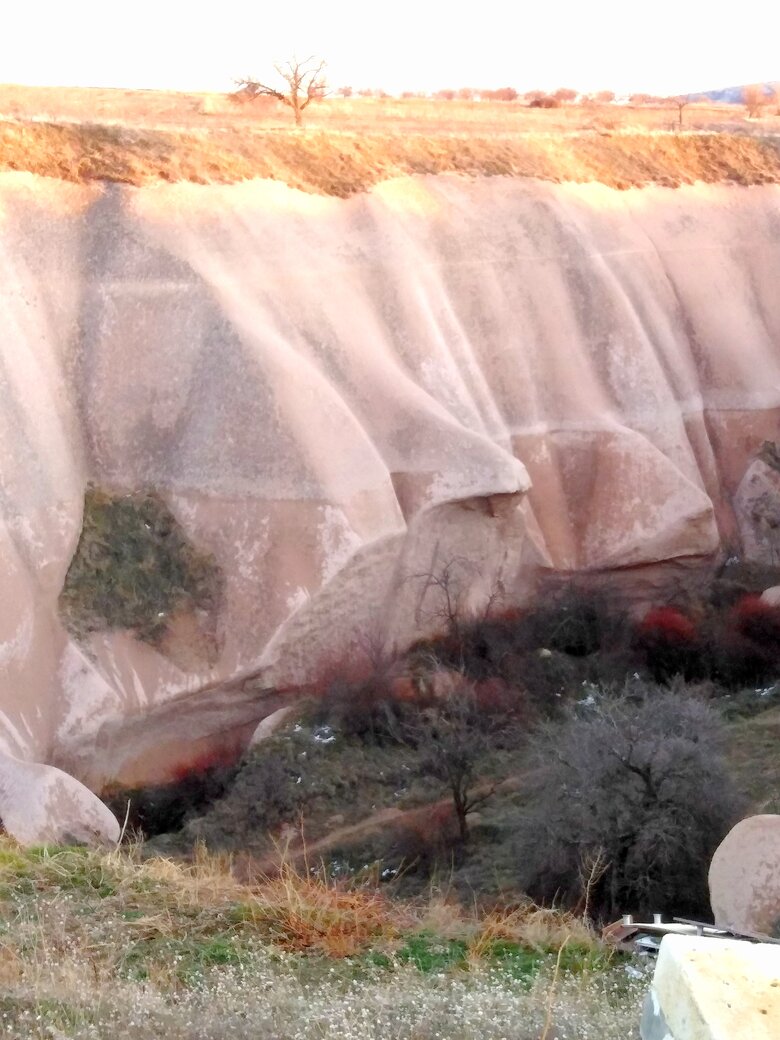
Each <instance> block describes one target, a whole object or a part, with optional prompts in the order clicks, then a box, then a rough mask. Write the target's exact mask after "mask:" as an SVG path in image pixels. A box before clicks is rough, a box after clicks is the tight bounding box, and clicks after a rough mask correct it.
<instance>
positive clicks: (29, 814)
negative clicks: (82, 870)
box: [0, 754, 120, 845]
mask: <svg viewBox="0 0 780 1040" xmlns="http://www.w3.org/2000/svg"><path fill="white" fill-rule="evenodd" d="M0 819H2V821H3V826H4V827H5V829H6V830H7V831H9V832H10V833H11V834H13V836H14V837H15V838H16V839H17V841H20V842H22V843H23V844H29V845H33V844H55V845H113V844H115V843H116V842H118V841H119V834H120V828H119V823H118V822H117V820H116V818H115V816H114V814H113V813H112V812H111V811H110V810H109V809H108V808H107V807H106V806H105V805H104V804H103V803H102V802H101V801H100V799H99V798H97V797H96V796H95V795H94V794H93V793H92V792H91V791H90V790H88V789H87V788H86V787H85V786H84V785H83V784H81V783H79V781H78V780H75V779H74V778H73V777H72V776H68V774H67V773H63V771H62V770H61V769H55V768H54V767H53V766H46V765H41V764H40V763H37V762H22V761H20V760H19V759H18V758H14V757H13V756H12V755H8V754H0Z"/></svg>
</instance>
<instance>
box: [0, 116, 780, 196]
mask: <svg viewBox="0 0 780 1040" xmlns="http://www.w3.org/2000/svg"><path fill="white" fill-rule="evenodd" d="M0 170H25V171H28V172H30V173H34V174H39V175H42V176H46V177H57V178H61V179H63V180H69V181H75V182H84V181H93V180H107V181H114V182H119V183H125V184H134V185H141V184H147V183H150V182H155V181H160V180H162V181H191V182H195V183H217V184H224V183H234V182H237V181H242V180H247V179H251V178H254V177H265V178H271V179H274V180H279V181H283V182H284V183H286V184H288V185H290V187H293V188H298V189H301V190H303V191H308V192H314V193H319V194H324V195H335V196H340V197H348V196H350V195H353V194H355V193H356V192H360V191H365V190H367V189H368V188H370V187H371V186H372V185H374V184H376V183H378V182H380V181H382V180H387V179H389V178H392V177H397V176H402V175H408V174H436V173H445V172H452V173H458V174H463V175H467V176H479V175H482V176H492V175H499V174H503V175H509V176H516V177H536V178H540V179H542V180H547V181H553V182H563V181H572V182H599V183H602V184H605V185H607V186H609V187H613V188H629V187H634V186H636V187H640V186H644V185H648V184H660V185H665V186H669V187H674V186H677V185H679V184H683V183H693V182H694V181H704V182H707V183H716V182H720V181H730V182H735V183H738V184H746V185H750V184H765V183H774V182H777V181H778V180H780V151H778V149H777V148H776V147H775V146H774V145H773V144H772V143H770V142H769V141H767V140H763V139H761V138H754V137H746V136H741V135H730V134H717V133H713V134H690V135H688V134H672V133H665V134H646V133H618V134H612V135H607V136H601V135H599V134H594V133H584V134H580V135H567V136H555V135H548V134H535V135H534V134H527V135H515V136H496V137H493V136H479V135H478V134H477V133H475V134H474V135H469V136H466V137H453V136H450V135H443V134H442V135H438V136H437V135H434V134H431V135H414V134H410V135H403V136H402V135H397V134H377V133H367V134H354V133H346V132H335V131H317V130H304V131H302V132H296V131H292V130H290V131H287V130H276V131H263V130H252V129H248V128H241V129H235V128H225V129H222V130H219V131H213V132H212V131H208V130H187V131H174V130H161V129H154V130H150V129H138V128H133V127H126V126H116V125H104V124H84V125H77V124H59V123H54V122H50V123H46V122H15V121H6V122H0Z"/></svg>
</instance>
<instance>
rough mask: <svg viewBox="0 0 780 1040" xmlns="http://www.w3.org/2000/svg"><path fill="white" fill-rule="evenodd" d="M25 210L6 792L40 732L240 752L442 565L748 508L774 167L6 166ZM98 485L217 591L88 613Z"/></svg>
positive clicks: (2, 292)
mask: <svg viewBox="0 0 780 1040" xmlns="http://www.w3.org/2000/svg"><path fill="white" fill-rule="evenodd" d="M0 228H1V231H2V234H1V235H0V260H1V262H2V279H1V280H0V314H2V329H3V336H2V338H1V339H0V488H2V493H1V494H0V573H2V575H3V579H4V580H3V590H4V595H3V597H2V601H1V602H0V659H1V660H2V671H1V672H0V742H1V744H2V748H3V751H4V752H5V753H6V758H5V759H4V761H3V764H2V768H3V770H5V773H3V774H2V776H0V815H2V816H4V817H5V816H6V815H7V813H6V811H5V810H4V805H5V804H6V802H7V801H8V799H13V797H14V795H13V791H14V790H18V786H19V785H18V782H17V780H16V779H14V778H15V777H17V773H18V770H17V769H16V767H15V766H14V762H16V761H17V760H22V761H23V762H28V763H32V762H34V763H42V764H48V765H52V766H57V767H59V768H61V769H62V770H64V771H65V772H66V773H69V774H71V775H72V776H75V777H76V778H78V779H79V780H81V781H83V782H84V783H85V784H86V785H88V786H89V787H92V788H93V789H99V788H100V787H101V786H102V785H104V784H105V783H107V782H109V781H111V780H114V779H120V780H122V781H123V782H135V781H142V780H158V779H161V778H164V777H165V776H167V775H170V771H171V770H172V769H173V768H176V767H177V766H179V765H181V764H182V763H187V762H192V761H196V760H198V758H199V757H202V758H208V756H209V755H213V754H215V753H219V752H220V751H225V752H226V753H227V752H228V751H229V750H230V749H231V748H232V747H238V746H240V745H241V743H242V741H244V740H245V739H246V738H247V736H248V734H249V733H250V732H251V730H252V728H253V727H254V725H255V724H256V723H257V721H258V720H259V719H261V718H262V717H264V716H265V715H267V714H269V713H270V712H271V711H273V710H275V709H276V708H278V707H279V706H280V704H281V703H283V694H281V693H278V692H271V691H278V690H280V689H281V690H283V689H284V687H290V686H293V685H297V684H301V683H305V682H306V681H308V680H311V679H313V678H314V677H316V675H317V673H318V671H319V670H322V669H324V668H328V667H331V666H332V665H333V662H334V661H336V660H338V659H339V657H340V656H341V655H342V654H343V653H345V652H348V647H349V645H350V642H351V641H352V640H354V638H355V634H356V633H357V632H375V631H379V632H381V633H382V634H383V635H384V636H386V637H387V638H388V639H397V640H399V641H404V640H406V639H409V638H411V637H412V636H413V635H414V634H415V632H416V631H419V630H421V629H423V628H425V627H426V625H430V623H431V612H430V609H428V608H427V607H426V595H427V593H426V589H425V585H424V582H423V583H422V584H421V582H420V581H419V580H416V579H413V577H412V576H415V575H426V574H432V573H435V572H436V570H437V568H438V567H441V566H442V565H444V564H445V563H446V561H447V560H451V559H455V558H465V557H467V558H468V559H469V561H470V566H471V567H472V568H473V570H472V575H473V577H472V581H471V583H470V596H471V603H470V605H471V606H473V607H474V608H479V606H480V603H481V602H482V601H483V600H484V598H485V597H487V596H488V595H490V593H491V590H493V589H495V588H496V587H500V588H501V589H502V590H503V594H504V595H505V597H506V598H507V599H508V600H510V601H511V600H520V599H522V597H523V596H524V595H525V594H527V590H528V588H529V587H530V583H531V580H532V578H533V576H534V574H535V572H536V571H537V570H538V569H539V568H540V567H541V568H554V569H560V570H580V569H586V570H595V569H598V570H601V569H620V570H625V569H627V568H640V567H642V566H643V565H648V564H655V563H658V562H663V561H668V560H680V559H685V558H697V557H706V556H708V555H711V554H713V553H714V552H716V551H717V550H718V548H719V547H720V546H722V545H735V544H738V542H739V540H740V538H742V539H743V540H744V539H745V537H746V531H747V530H748V529H749V528H750V525H751V508H752V507H751V503H752V501H753V499H752V498H751V495H752V492H751V487H752V483H751V481H752V482H753V483H755V481H756V473H755V465H756V464H755V463H753V467H754V468H753V470H752V471H751V473H750V474H748V475H747V477H746V472H747V471H748V468H749V466H750V465H751V460H752V459H753V458H754V456H755V454H756V452H757V451H758V449H759V448H760V446H761V444H762V443H763V442H764V441H766V440H775V439H777V427H778V417H779V416H780V302H778V301H779V299H780V298H779V297H778V294H777V286H776V274H775V272H776V271H777V270H778V266H779V265H780V187H777V186H774V185H765V186H755V187H737V186H734V185H725V184H721V185H703V184H696V185H692V186H686V187H680V188H676V189H670V188H660V187H646V188H642V189H631V190H628V191H616V190H614V189H610V188H607V187H604V186H602V185H598V184H587V185H573V184H567V185H553V184H547V183H542V182H538V181H533V180H521V179H514V178H508V177H506V178H505V177H492V178H477V179H472V180H467V179H464V178H460V177H457V176H451V175H443V176H436V177H433V176H431V177H414V178H405V179H398V180H391V181H388V182H385V183H382V184H379V185H377V186H375V187H374V188H373V189H372V190H371V191H370V192H367V193H365V194H360V195H355V196H353V197H352V198H349V199H339V198H334V197H324V196H319V195H312V194H304V193H302V192H299V191H295V190H293V189H291V188H288V187H286V186H285V185H283V184H281V183H279V182H273V181H265V180H256V181H249V182H245V183H242V184H236V185H220V186H205V185H195V184H174V185H165V184H157V185H149V186H147V187H141V188H135V187H123V186H118V185H115V184H114V185H111V184H106V183H99V182H91V183H88V184H73V183H66V182H63V181H57V180H54V179H49V178H42V177H35V176H32V175H29V174H15V173H6V174H2V175H0ZM743 478H745V479H744V480H743ZM745 480H746V481H747V483H746V482H745ZM759 482H760V481H759ZM764 484H766V481H764V482H763V483H762V484H761V489H762V490H761V494H764V492H765V488H764ZM90 487H92V488H98V489H100V493H101V494H106V495H112V496H114V497H115V498H117V499H120V500H121V498H122V496H124V495H129V494H130V493H136V494H138V493H146V492H154V496H153V498H154V501H155V502H159V503H160V508H161V509H162V510H163V513H160V514H159V515H160V516H162V517H163V518H164V519H163V520H161V521H160V522H161V523H163V525H164V526H165V525H167V527H166V530H168V531H170V529H171V527H172V525H173V524H174V523H175V524H176V525H178V528H179V529H180V531H181V532H182V533H181V538H182V539H183V540H184V541H183V542H182V544H185V542H186V544H187V546H188V549H187V551H188V552H191V553H192V554H193V559H196V558H197V559H199V560H207V561H209V564H208V566H209V567H213V568H214V573H218V576H219V580H218V583H217V584H215V585H214V589H217V588H218V592H214V593H213V594H210V595H209V596H207V597H206V598H205V600H203V602H197V596H195V595H194V594H193V595H192V596H190V599H189V600H188V601H187V602H188V607H187V609H186V610H182V611H179V612H177V611H175V610H174V611H173V612H172V613H171V614H169V613H168V612H167V611H166V610H160V611H159V614H160V624H159V626H158V627H157V629H155V632H154V637H153V638H140V637H139V635H138V632H137V631H136V632H135V633H133V632H131V631H129V630H127V629H125V630H120V629H104V630H100V628H99V627H98V626H95V625H94V624H91V625H90V626H89V627H88V629H87V630H83V631H81V632H78V631H75V630H74V626H73V625H71V626H70V630H68V629H67V628H66V627H65V624H64V620H63V617H64V614H63V603H62V599H61V593H62V590H63V587H64V585H65V583H66V575H67V573H68V569H69V566H70V565H71V561H72V560H73V558H74V554H76V552H77V546H78V545H79V538H80V533H81V530H82V521H83V510H84V503H85V495H86V494H87V492H88V489H89V488H90ZM141 497H143V495H141ZM735 503H736V506H737V509H736V512H735ZM765 512H766V510H765ZM770 512H771V510H770ZM155 515H157V514H155ZM762 515H763V514H762ZM168 516H170V517H172V518H173V519H172V520H168V519H165V517H168ZM155 522H156V521H155ZM149 523H150V525H151V526H153V524H152V521H149ZM166 537H167V535H166ZM177 537H178V535H177ZM762 544H763V543H762ZM104 549H105V553H106V558H107V559H108V558H110V556H111V551H112V550H111V546H110V545H109V546H108V548H106V547H105V546H104ZM139 551H140V550H139ZM131 583H132V582H131ZM185 599H186V597H185ZM166 602H168V601H166ZM249 677H251V682H247V681H246V680H247V679H248V678H249ZM0 772H1V771H0ZM6 774H7V777H8V778H7V779H5V780H4V779H3V777H4V776H6ZM48 775H49V774H47V776H48ZM56 776H57V782H58V783H59V782H60V774H56ZM47 783H48V781H47ZM15 785H16V786H15ZM6 792H11V793H10V794H7V793H6ZM84 798H85V799H86V801H88V800H89V799H88V797H87V792H84ZM4 799H5V802H4ZM9 804H10V803H9ZM12 829H13V828H12Z"/></svg>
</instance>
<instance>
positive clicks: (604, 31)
mask: <svg viewBox="0 0 780 1040" xmlns="http://www.w3.org/2000/svg"><path fill="white" fill-rule="evenodd" d="M779 41H780V0H750V2H749V3H743V4H735V3H733V2H732V3H730V4H729V5H728V6H725V5H720V4H718V2H717V0H708V2H704V0H643V2H642V3H637V2H636V0H579V2H575V0H530V2H528V0H515V2H506V0H479V2H477V0H468V2H462V0H461V2H460V3H459V2H458V0H447V2H444V0H395V2H393V0H383V2H379V3H371V0H297V2H296V0H286V2H284V0H282V2H280V0H273V2H269V0H255V2H251V3H250V2H246V0H219V2H213V0H212V2H201V3H199V2H198V0H70V2H68V0H0V82H5V83H38V84H50V85H79V86H117V87H159V88H171V89H181V90H228V89H231V88H232V87H233V81H234V80H235V79H237V78H239V77H241V76H247V75H251V76H254V77H256V78H258V79H267V78H268V76H269V75H270V74H271V73H270V72H269V70H270V69H271V68H272V65H273V63H274V62H275V61H281V60H284V59H285V58H287V57H289V56H291V55H293V54H297V55H298V56H299V57H306V56H307V55H309V54H316V55H318V56H321V57H323V58H324V59H325V60H326V61H327V63H328V81H329V83H330V84H331V85H332V86H334V87H338V86H342V85H347V84H348V85H350V86H352V87H354V88H355V89H358V88H360V87H381V88H384V89H385V90H388V91H390V92H397V91H400V90H436V89H441V88H445V87H460V86H464V87H466V86H470V87H477V88H478V87H499V86H513V87H515V88H516V89H517V90H519V91H521V92H522V91H525V90H530V89H537V88H538V89H542V90H552V89H555V88H556V87H561V86H565V87H573V88H575V89H578V90H583V91H590V90H599V89H612V90H615V91H617V92H618V93H621V92H632V91H645V92H648V93H653V94H675V93H683V92H692V91H697V90H709V89H713V88H719V87H725V86H732V85H735V84H740V83H750V82H758V81H765V80H778V79H780V42H779Z"/></svg>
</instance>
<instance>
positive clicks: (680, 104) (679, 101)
mask: <svg viewBox="0 0 780 1040" xmlns="http://www.w3.org/2000/svg"><path fill="white" fill-rule="evenodd" d="M666 100H667V101H668V102H669V104H670V105H674V107H675V108H676V109H677V129H678V130H682V125H683V109H684V108H685V107H686V105H690V103H691V99H690V98H689V97H688V95H687V94H677V95H675V97H669V98H667V99H666Z"/></svg>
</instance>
